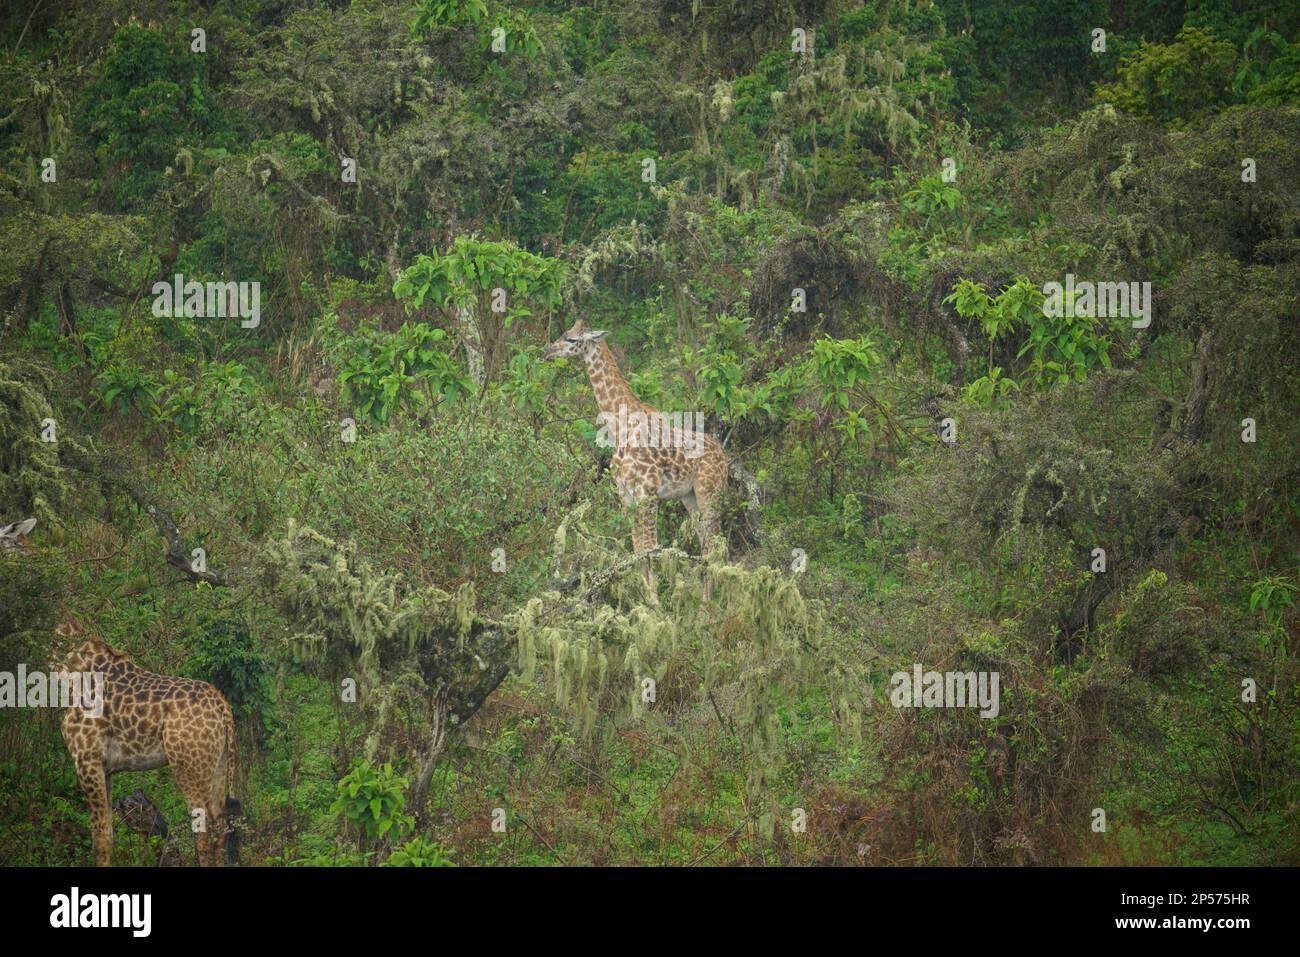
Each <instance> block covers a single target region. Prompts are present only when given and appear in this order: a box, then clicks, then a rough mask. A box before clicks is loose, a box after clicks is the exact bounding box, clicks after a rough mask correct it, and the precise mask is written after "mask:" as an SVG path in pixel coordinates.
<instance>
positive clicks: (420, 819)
mask: <svg viewBox="0 0 1300 957" xmlns="http://www.w3.org/2000/svg"><path fill="white" fill-rule="evenodd" d="M447 691H448V689H447V688H445V687H444V688H443V689H442V690H441V691H439V692H438V693H437V694H435V695H434V696H433V700H432V701H431V702H430V709H429V710H430V717H431V721H432V726H431V727H430V729H429V737H428V739H427V743H426V745H425V751H424V760H423V762H422V763H421V765H420V773H419V775H418V776H417V777H416V779H415V787H413V788H412V789H411V807H410V810H411V813H412V814H414V815H415V822H416V826H417V827H423V826H424V824H425V823H426V818H427V815H426V813H425V812H426V805H427V804H428V801H429V784H430V782H431V781H432V780H433V770H434V768H436V767H437V766H438V759H439V758H440V757H442V749H443V748H444V747H445V746H446V744H447V726H448V724H449V721H448V711H447Z"/></svg>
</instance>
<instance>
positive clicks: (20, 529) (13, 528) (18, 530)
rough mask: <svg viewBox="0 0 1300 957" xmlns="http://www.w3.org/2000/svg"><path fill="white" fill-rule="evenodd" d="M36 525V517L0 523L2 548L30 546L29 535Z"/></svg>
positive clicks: (0, 545)
mask: <svg viewBox="0 0 1300 957" xmlns="http://www.w3.org/2000/svg"><path fill="white" fill-rule="evenodd" d="M35 527H36V519H34V518H28V519H24V520H23V521H21V522H13V523H12V524H9V525H0V548H28V547H30V546H29V545H28V544H27V536H28V535H30V534H31V533H32V529H33V528H35Z"/></svg>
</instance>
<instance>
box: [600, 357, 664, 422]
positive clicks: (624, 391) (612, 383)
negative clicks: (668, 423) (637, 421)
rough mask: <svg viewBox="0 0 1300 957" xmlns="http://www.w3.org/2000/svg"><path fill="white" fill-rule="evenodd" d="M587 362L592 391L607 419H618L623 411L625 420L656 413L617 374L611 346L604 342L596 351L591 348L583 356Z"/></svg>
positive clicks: (619, 374)
mask: <svg viewBox="0 0 1300 957" xmlns="http://www.w3.org/2000/svg"><path fill="white" fill-rule="evenodd" d="M584 359H585V361H586V363H587V377H588V378H589V379H590V380H591V391H592V392H593V393H595V395H596V405H598V406H599V407H600V411H601V412H603V413H605V415H606V417H607V418H613V419H614V420H617V419H618V418H619V414H620V408H621V409H622V415H623V416H624V417H626V416H627V415H628V414H629V413H631V412H653V411H654V409H653V408H651V406H649V405H647V404H646V403H644V402H642V401H641V400H640V399H638V398H637V396H636V393H635V392H633V391H632V387H631V386H630V385H628V384H627V379H625V378H623V373H621V372H619V371H618V363H617V362H616V361H615V360H614V354H613V353H612V352H610V351H609V346H607V345H605V343H603V342H598V343H596V348H594V349H589V350H588V351H587V353H586V355H585V356H584Z"/></svg>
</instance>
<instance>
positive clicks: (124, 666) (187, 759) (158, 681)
mask: <svg viewBox="0 0 1300 957" xmlns="http://www.w3.org/2000/svg"><path fill="white" fill-rule="evenodd" d="M61 670H63V671H65V672H71V673H74V674H75V673H83V674H84V673H102V674H103V676H104V683H103V698H102V701H101V702H100V703H99V707H92V708H87V707H84V706H83V705H84V703H74V705H73V706H72V707H70V708H68V710H67V711H66V712H65V713H64V716H63V723H62V730H63V740H64V742H65V743H66V744H67V746H68V753H69V754H70V755H71V756H72V761H73V764H74V766H75V767H76V770H77V778H78V780H79V781H80V782H81V787H82V789H83V790H84V791H85V792H86V800H87V802H88V803H89V805H90V825H91V843H92V844H93V846H94V854H95V864H96V865H98V866H100V867H107V866H108V865H109V863H110V860H111V857H112V850H113V817H112V807H111V806H110V803H109V802H110V799H111V797H112V782H113V774H114V773H115V772H118V771H148V770H152V769H153V768H159V767H162V766H163V765H164V764H170V765H171V768H172V774H173V776H174V777H175V779H176V784H177V786H178V787H179V788H180V789H181V793H182V794H184V795H185V800H186V803H187V804H188V806H189V808H190V813H191V824H192V827H193V829H194V831H195V840H196V843H197V844H198V852H199V864H200V866H207V865H211V864H220V863H221V857H220V855H219V853H218V850H219V845H220V844H222V843H223V842H224V843H225V844H226V847H227V850H229V849H230V848H231V847H232V846H233V843H232V839H233V837H234V835H233V834H231V833H230V831H229V829H228V825H229V821H228V818H229V817H230V816H231V814H230V813H229V812H231V811H235V812H236V813H237V809H238V802H237V801H234V800H233V799H232V798H230V797H229V794H230V784H231V781H232V780H233V777H234V772H235V719H234V715H233V714H232V712H231V710H230V705H229V704H228V703H227V702H226V699H225V698H224V697H222V695H221V692H219V691H218V690H217V689H216V688H214V687H213V686H212V685H210V684H208V683H207V682H206V681H195V680H193V679H191V678H178V677H173V676H171V675H160V674H155V673H153V672H151V671H145V670H144V669H143V668H141V667H140V666H138V665H137V664H135V662H133V661H132V660H131V659H130V658H129V657H128V656H127V655H125V654H124V653H122V652H120V651H118V650H117V649H115V648H113V647H112V646H110V645H108V644H107V643H106V642H104V641H102V640H100V639H98V638H90V639H89V640H87V641H85V642H83V643H82V644H81V645H80V646H79V647H77V648H76V649H75V650H73V652H72V653H71V654H70V655H69V656H68V658H67V660H66V661H65V663H64V665H63V667H62V669H61Z"/></svg>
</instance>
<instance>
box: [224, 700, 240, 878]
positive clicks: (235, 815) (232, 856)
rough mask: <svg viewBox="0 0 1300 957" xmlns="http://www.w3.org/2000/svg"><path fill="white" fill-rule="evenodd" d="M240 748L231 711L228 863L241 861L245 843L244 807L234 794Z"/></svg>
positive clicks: (228, 721) (228, 716) (228, 715)
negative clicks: (240, 855) (240, 823)
mask: <svg viewBox="0 0 1300 957" xmlns="http://www.w3.org/2000/svg"><path fill="white" fill-rule="evenodd" d="M238 753H239V751H238V748H237V746H236V744H235V716H234V714H232V713H231V712H229V711H227V712H226V753H225V765H226V781H225V791H226V793H225V814H224V815H223V818H224V820H225V825H226V836H225V840H224V844H225V852H226V863H227V864H238V863H239V849H240V846H241V845H242V844H243V839H244V838H243V833H242V832H241V831H240V828H239V819H240V816H241V815H242V814H243V811H244V807H243V805H242V804H240V802H239V800H238V799H237V798H236V797H235V796H234V791H235V759H236V757H237V756H238Z"/></svg>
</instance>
